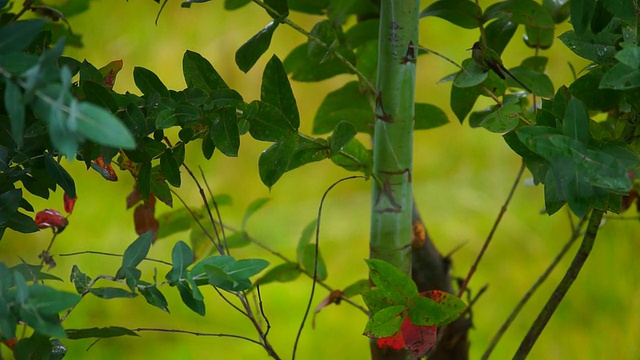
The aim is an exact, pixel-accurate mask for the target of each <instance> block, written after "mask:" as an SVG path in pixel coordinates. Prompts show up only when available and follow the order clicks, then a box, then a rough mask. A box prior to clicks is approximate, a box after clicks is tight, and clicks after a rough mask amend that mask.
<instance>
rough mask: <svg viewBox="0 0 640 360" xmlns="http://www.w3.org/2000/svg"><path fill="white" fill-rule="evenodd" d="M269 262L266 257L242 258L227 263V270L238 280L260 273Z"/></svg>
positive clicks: (225, 268)
mask: <svg viewBox="0 0 640 360" xmlns="http://www.w3.org/2000/svg"><path fill="white" fill-rule="evenodd" d="M267 266H269V262H268V261H267V260H264V259H241V260H238V261H236V262H233V263H229V264H227V265H225V267H224V270H225V272H226V273H227V274H228V275H229V276H231V277H232V278H234V279H236V280H242V279H249V278H250V277H252V276H255V275H256V274H258V273H260V272H261V271H262V270H264V269H265V268H266V267H267Z"/></svg>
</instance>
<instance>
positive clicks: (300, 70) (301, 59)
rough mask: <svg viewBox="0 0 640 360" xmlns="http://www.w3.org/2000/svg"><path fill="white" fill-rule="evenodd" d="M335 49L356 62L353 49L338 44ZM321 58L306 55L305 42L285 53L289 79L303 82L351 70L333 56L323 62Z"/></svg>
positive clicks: (318, 79)
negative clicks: (287, 53)
mask: <svg viewBox="0 0 640 360" xmlns="http://www.w3.org/2000/svg"><path fill="white" fill-rule="evenodd" d="M335 51H336V52H337V53H340V54H341V55H342V56H344V58H345V59H347V61H349V62H350V63H352V64H353V63H355V62H356V55H355V54H354V52H353V50H351V49H349V48H346V47H344V46H340V47H338V48H337V49H335ZM321 60H322V59H315V58H311V57H309V56H308V55H307V44H306V43H305V44H302V45H300V46H298V47H296V48H295V49H293V50H292V51H291V52H290V53H289V55H287V57H286V58H285V59H284V68H285V69H286V70H287V73H289V74H291V79H293V80H296V81H303V82H315V81H320V80H326V79H329V78H331V77H334V76H336V75H339V74H351V73H352V72H353V71H352V70H351V69H349V68H348V67H347V66H346V65H345V64H344V63H343V62H342V61H340V60H338V59H337V58H336V57H335V56H334V57H331V58H329V59H328V60H326V61H324V62H322V61H321Z"/></svg>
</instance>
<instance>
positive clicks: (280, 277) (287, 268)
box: [255, 262, 300, 285]
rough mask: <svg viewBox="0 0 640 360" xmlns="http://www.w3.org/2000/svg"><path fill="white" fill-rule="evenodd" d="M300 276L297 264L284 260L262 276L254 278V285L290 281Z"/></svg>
mask: <svg viewBox="0 0 640 360" xmlns="http://www.w3.org/2000/svg"><path fill="white" fill-rule="evenodd" d="M298 276H300V269H299V268H298V264H297V263H294V262H286V263H283V264H280V265H278V266H275V267H272V268H271V269H269V270H268V271H267V272H266V273H265V274H264V275H262V277H260V278H259V279H258V280H256V282H255V285H264V284H268V283H270V282H274V281H275V282H290V281H293V280H295V279H297V278H298Z"/></svg>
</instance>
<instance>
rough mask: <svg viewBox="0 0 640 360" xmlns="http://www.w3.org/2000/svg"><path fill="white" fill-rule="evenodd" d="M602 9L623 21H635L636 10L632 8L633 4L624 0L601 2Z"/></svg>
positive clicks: (603, 0)
mask: <svg viewBox="0 0 640 360" xmlns="http://www.w3.org/2000/svg"><path fill="white" fill-rule="evenodd" d="M598 2H602V3H603V5H604V7H605V8H606V9H607V10H608V11H609V12H611V13H612V14H613V15H615V16H617V17H620V18H622V19H625V20H632V21H636V20H635V19H636V11H637V8H635V7H634V4H633V2H629V1H624V0H602V1H598Z"/></svg>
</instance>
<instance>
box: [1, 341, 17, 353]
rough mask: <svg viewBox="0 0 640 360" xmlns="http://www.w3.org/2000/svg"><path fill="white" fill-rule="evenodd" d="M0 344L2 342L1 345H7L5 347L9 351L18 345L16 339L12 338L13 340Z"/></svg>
mask: <svg viewBox="0 0 640 360" xmlns="http://www.w3.org/2000/svg"><path fill="white" fill-rule="evenodd" d="M0 342H2V343H3V344H5V345H7V347H8V348H9V349H11V350H13V348H14V347H15V346H16V344H17V343H18V339H17V338H13V339H9V340H2V341H0Z"/></svg>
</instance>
